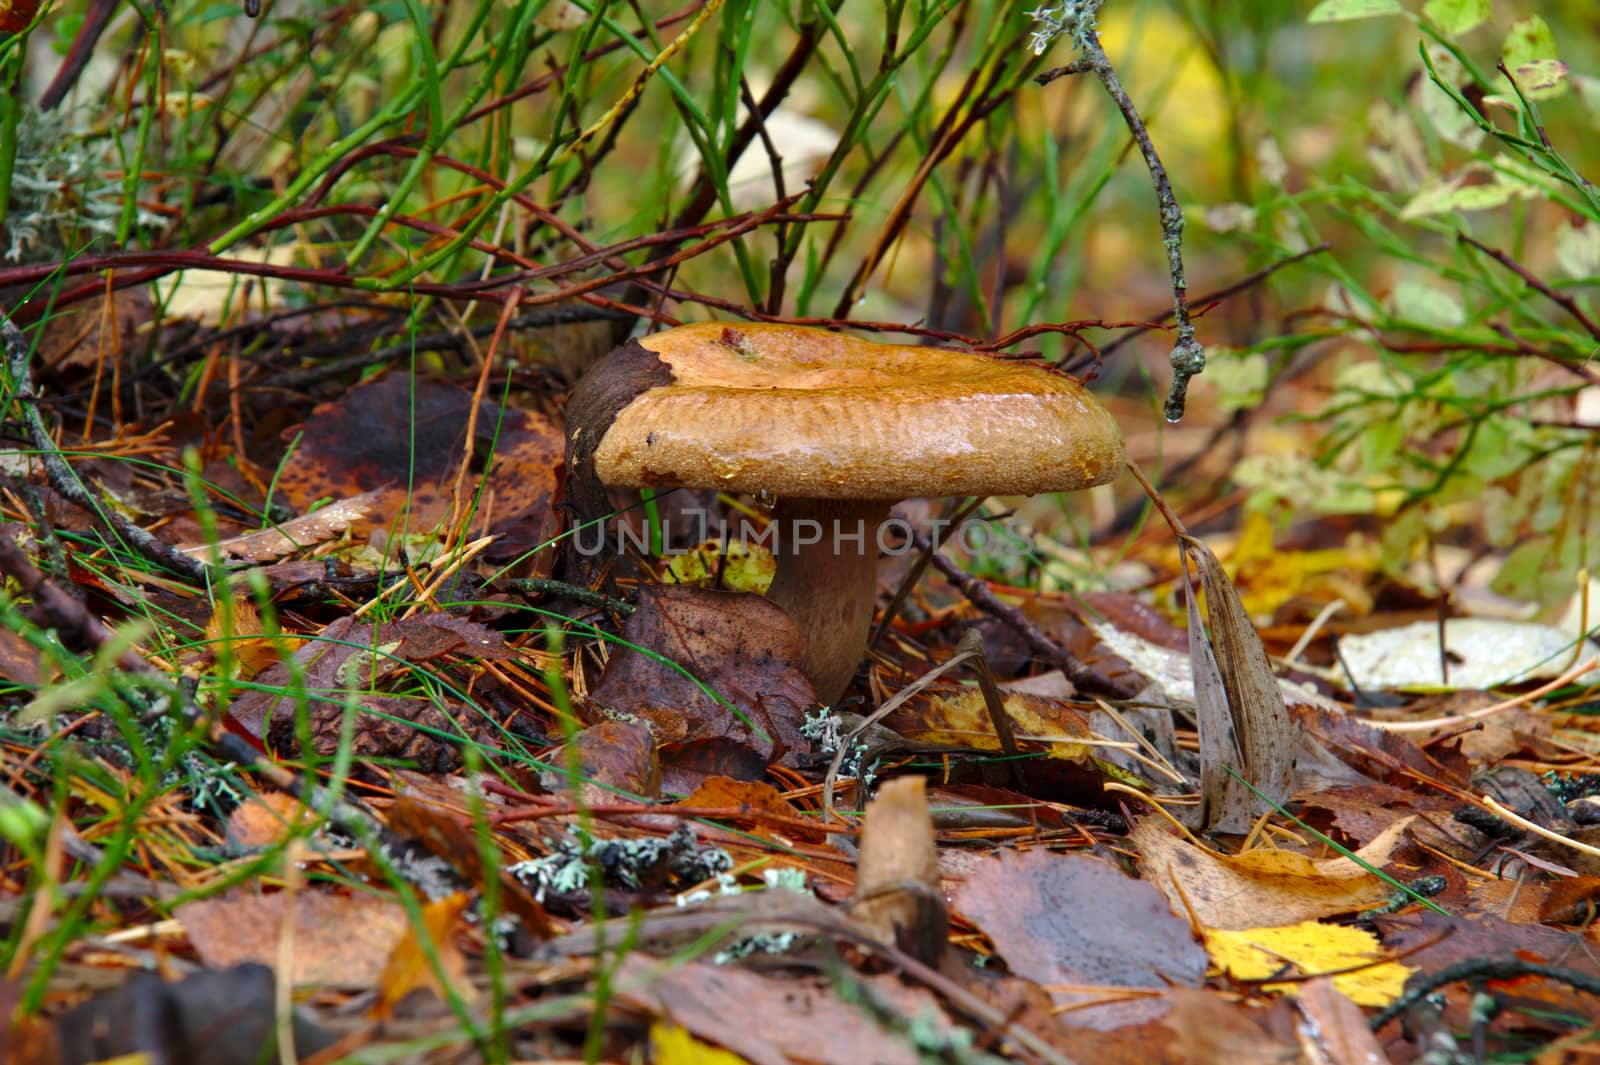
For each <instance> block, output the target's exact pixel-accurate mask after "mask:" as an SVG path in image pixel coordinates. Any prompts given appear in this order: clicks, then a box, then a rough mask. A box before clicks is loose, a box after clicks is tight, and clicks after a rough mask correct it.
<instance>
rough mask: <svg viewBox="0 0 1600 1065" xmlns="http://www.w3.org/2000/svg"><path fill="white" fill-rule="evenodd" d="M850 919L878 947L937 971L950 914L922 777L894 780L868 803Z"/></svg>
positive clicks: (925, 787) (862, 826)
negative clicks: (901, 953) (898, 952)
mask: <svg viewBox="0 0 1600 1065" xmlns="http://www.w3.org/2000/svg"><path fill="white" fill-rule="evenodd" d="M850 919H851V920H852V921H853V922H855V923H856V924H857V925H858V926H859V927H860V928H861V929H862V931H864V932H866V933H867V934H868V935H870V936H871V937H872V938H873V939H875V940H877V941H878V942H879V943H883V944H886V945H889V946H898V947H899V948H900V949H901V950H903V951H905V952H906V953H907V954H910V955H911V956H912V957H914V958H916V959H917V960H918V961H920V962H922V963H923V964H924V965H929V966H932V967H934V968H938V966H939V958H940V957H941V956H942V955H943V954H944V948H945V940H946V937H947V936H948V935H949V932H950V915H949V912H948V911H947V909H946V907H945V901H944V892H943V889H942V888H941V887H940V883H939V855H938V852H937V850H936V849H935V847H934V841H933V819H932V818H931V817H929V816H928V795H927V783H926V782H925V781H924V780H923V779H922V778H921V777H917V776H910V777H896V778H895V779H893V780H890V781H888V782H886V783H885V784H884V785H883V787H881V788H879V789H878V794H877V796H876V797H875V798H874V799H873V800H872V801H871V802H869V803H868V804H867V812H866V816H865V817H864V818H863V819H862V823H861V857H860V859H859V860H858V861H857V863H856V898H855V902H854V904H853V905H852V906H851V907H850Z"/></svg>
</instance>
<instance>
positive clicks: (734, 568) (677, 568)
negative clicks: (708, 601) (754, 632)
mask: <svg viewBox="0 0 1600 1065" xmlns="http://www.w3.org/2000/svg"><path fill="white" fill-rule="evenodd" d="M719 568H720V569H721V570H722V583H721V584H720V585H717V584H716V581H717V570H718V569H719ZM776 571H777V563H776V562H774V561H773V558H772V552H770V551H768V550H767V549H766V548H764V547H762V546H761V545H760V544H747V543H743V542H741V541H739V540H731V539H730V540H729V541H728V543H727V557H726V558H724V557H723V543H722V541H721V540H720V539H719V540H707V541H706V542H705V543H703V544H700V545H699V546H698V547H693V548H690V549H689V550H688V551H685V552H684V553H683V554H681V555H673V556H672V558H671V559H669V560H668V562H667V565H666V570H665V572H663V573H662V576H661V579H662V580H663V581H666V582H669V583H672V584H692V585H694V586H696V587H700V588H710V587H713V586H716V587H721V588H725V589H727V590H728V591H733V592H754V593H755V594H756V595H765V594H767V587H768V586H769V585H771V584H772V575H773V573H774V572H776Z"/></svg>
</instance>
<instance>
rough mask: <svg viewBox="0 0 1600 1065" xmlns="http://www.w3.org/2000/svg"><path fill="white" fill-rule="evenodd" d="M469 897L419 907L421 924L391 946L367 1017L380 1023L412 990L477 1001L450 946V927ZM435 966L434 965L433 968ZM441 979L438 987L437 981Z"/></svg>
mask: <svg viewBox="0 0 1600 1065" xmlns="http://www.w3.org/2000/svg"><path fill="white" fill-rule="evenodd" d="M471 901H472V896H470V895H468V894H467V893H466V892H464V891H458V892H456V893H455V894H453V895H449V896H446V897H445V898H442V899H438V900H436V901H434V902H430V903H428V904H427V905H426V906H424V907H423V908H422V923H421V926H420V927H418V926H417V925H414V924H407V925H406V930H405V934H404V935H403V936H401V937H400V941H399V942H398V943H396V944H395V945H394V950H392V951H391V952H390V953H389V958H388V960H387V961H386V962H385V963H384V966H383V975H382V976H381V977H380V978H379V980H378V1000H377V1002H375V1003H374V1004H373V1006H372V1015H373V1016H374V1017H378V1018H386V1017H391V1016H393V1015H394V1008H395V1006H396V1005H398V1004H399V1003H400V1000H401V999H404V998H405V997H406V996H407V995H410V994H411V993H412V992H414V991H422V990H427V991H432V992H434V993H435V994H436V995H438V996H439V998H440V999H444V998H445V997H446V994H445V992H446V986H447V985H448V989H449V992H450V993H451V994H453V995H455V997H457V998H459V999H461V1000H462V1001H463V1002H468V1003H470V1002H472V1001H473V1000H475V999H476V998H477V997H478V992H477V989H476V988H474V987H473V986H472V984H471V982H470V981H468V979H467V959H466V957H465V956H464V955H463V954H462V953H461V948H460V947H459V946H458V945H457V944H456V938H455V932H456V928H457V927H458V926H459V925H460V924H461V917H462V914H464V913H465V912H466V909H467V905H468V904H469V903H470V902H471ZM436 963H437V964H436ZM441 975H442V977H443V982H441Z"/></svg>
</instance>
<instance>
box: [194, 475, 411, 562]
mask: <svg viewBox="0 0 1600 1065" xmlns="http://www.w3.org/2000/svg"><path fill="white" fill-rule="evenodd" d="M378 501H379V493H377V492H363V493H362V494H361V495H358V496H352V497H351V498H349V499H342V500H338V501H336V502H333V503H329V504H328V505H327V506H325V507H319V508H317V509H316V510H314V511H312V512H311V513H310V514H305V515H302V516H301V517H298V518H294V519H291V520H289V521H285V522H280V523H279V524H277V525H274V526H273V527H272V528H270V529H262V530H261V531H260V532H253V533H246V534H245V535H243V536H234V537H230V538H229V539H226V540H219V541H217V542H216V543H215V544H197V545H194V546H192V547H180V548H178V550H180V551H182V552H184V553H185V554H188V555H193V556H194V557H195V558H206V557H208V556H209V555H210V554H211V552H212V550H216V551H217V552H219V553H220V554H222V556H223V557H224V558H229V559H236V560H238V561H240V562H276V561H277V560H278V559H280V558H283V557H284V556H285V555H291V554H293V553H294V552H296V551H301V550H304V549H305V548H308V547H315V546H316V545H317V544H320V543H322V542H323V541H324V540H331V539H333V538H334V537H335V536H338V535H339V534H340V533H342V532H344V531H345V530H346V529H348V528H350V526H352V525H354V524H355V523H356V522H358V521H360V520H361V519H362V518H364V517H366V516H367V512H368V511H369V510H371V509H372V507H373V506H374V504H376V503H377V502H378Z"/></svg>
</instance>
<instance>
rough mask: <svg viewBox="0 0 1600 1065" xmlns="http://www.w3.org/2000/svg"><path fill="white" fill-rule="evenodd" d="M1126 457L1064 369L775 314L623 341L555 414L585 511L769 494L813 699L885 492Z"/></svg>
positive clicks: (844, 651)
mask: <svg viewBox="0 0 1600 1065" xmlns="http://www.w3.org/2000/svg"><path fill="white" fill-rule="evenodd" d="M1125 462H1126V457H1125V452H1124V450H1123V443H1122V434H1121V432H1120V431H1119V429H1118V428H1117V424H1116V422H1115V421H1114V420H1113V419H1112V417H1111V415H1110V414H1109V413H1108V412H1107V411H1106V409H1105V408H1104V407H1102V406H1101V405H1100V404H1099V402H1098V401H1096V400H1095V398H1094V397H1093V396H1092V395H1090V394H1089V393H1088V392H1087V391H1086V390H1085V389H1084V387H1083V386H1082V385H1081V384H1080V383H1079V382H1078V381H1077V380H1075V379H1074V378H1071V377H1068V376H1067V375H1065V374H1063V373H1059V372H1057V371H1054V370H1051V369H1048V368H1045V367H1041V366H1039V365H1036V364H1032V363H1026V362H1021V361H1012V360H1006V359H1001V358H996V357H994V356H992V355H984V354H979V353H976V352H970V351H954V350H949V349H944V348H928V347H911V346H906V345H898V344H879V343H874V342H872V341H868V340H861V339H857V338H855V337H850V336H845V335H843V334H840V333H833V332H829V331H826V330H822V329H807V328H802V327H798V326H789V325H770V324H751V323H745V324H739V325H737V326H731V325H723V324H721V323H701V324H698V325H686V326H680V327H678V328H676V329H668V330H665V331H663V332H660V333H656V334H654V335H652V336H648V337H644V338H643V339H640V340H635V341H629V342H628V343H627V344H624V345H623V346H622V347H620V348H617V349H616V350H614V351H612V352H611V353H610V354H609V355H606V356H605V357H604V358H602V359H601V360H600V361H599V362H598V363H597V364H596V365H595V366H594V367H593V368H592V369H591V370H590V371H589V372H588V373H587V374H586V375H585V376H584V378H583V379H582V380H581V381H580V382H579V383H578V385H577V387H576V389H575V390H574V391H573V394H572V399H571V402H570V403H569V404H568V411H567V471H568V484H569V489H568V494H569V497H570V498H571V499H572V501H573V504H574V506H575V508H576V509H577V510H578V512H579V513H580V514H581V515H583V516H586V517H595V516H598V515H600V514H603V513H605V512H606V509H608V508H606V506H605V496H604V487H605V486H615V487H631V488H695V489H716V490H719V491H724V492H733V493H771V494H773V495H775V496H777V499H778V502H777V507H776V509H775V511H774V513H773V518H772V520H773V523H774V524H775V525H776V527H777V528H776V533H775V535H771V539H770V540H769V541H768V543H769V544H770V546H771V548H772V550H773V553H774V555H775V556H776V557H777V563H778V568H777V573H776V576H775V577H774V579H773V582H772V587H771V589H770V590H769V591H768V592H767V597H768V598H769V599H771V600H772V601H773V602H775V603H777V604H778V605H779V606H780V607H782V608H783V610H784V611H785V612H786V613H787V614H788V615H789V617H790V618H791V619H792V620H793V621H794V622H795V624H796V625H797V626H798V627H799V629H800V632H801V634H802V635H803V636H804V638H805V647H806V650H805V656H804V659H803V660H802V662H801V663H800V665H801V668H802V669H803V670H804V672H805V673H806V675H807V676H809V677H810V678H811V682H812V684H813V686H814V687H815V689H816V693H817V698H818V699H820V700H822V701H823V702H825V703H831V702H833V701H834V700H836V699H837V698H838V697H839V696H840V695H841V694H842V693H843V692H844V690H845V688H846V686H847V685H848V684H849V682H850V679H851V677H852V676H854V674H855V670H856V667H857V665H859V663H860V661H861V657H862V655H863V654H864V653H865V650H866V640H867V634H868V631H869V629H870V627H871V623H872V613H873V608H874V605H875V602H876V598H877V560H878V553H879V543H878V535H879V530H880V528H881V526H882V524H883V522H884V521H885V519H887V518H888V516H889V508H890V507H891V506H892V505H893V504H894V503H895V502H896V501H898V500H902V499H907V498H913V497H922V496H973V495H1034V494H1037V493H1040V492H1054V491H1071V490H1075V489H1079V488H1087V487H1090V486H1092V485H1097V484H1104V483H1106V482H1107V481H1110V480H1112V479H1113V478H1115V477H1116V476H1117V474H1118V473H1119V472H1121V470H1122V467H1123V465H1124V464H1125Z"/></svg>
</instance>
